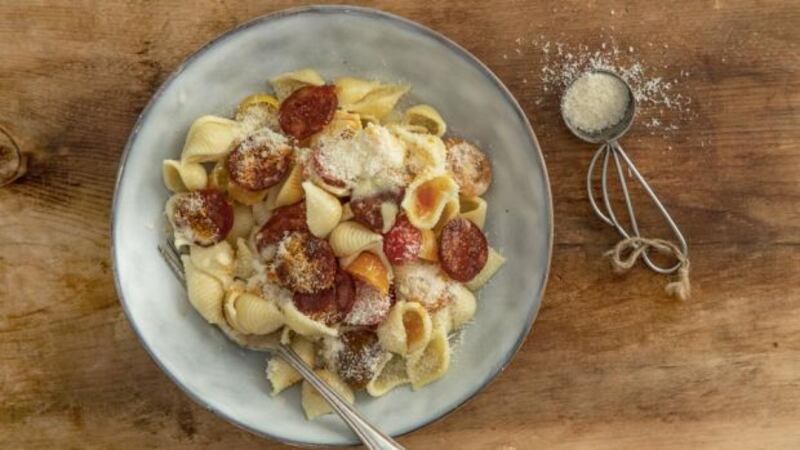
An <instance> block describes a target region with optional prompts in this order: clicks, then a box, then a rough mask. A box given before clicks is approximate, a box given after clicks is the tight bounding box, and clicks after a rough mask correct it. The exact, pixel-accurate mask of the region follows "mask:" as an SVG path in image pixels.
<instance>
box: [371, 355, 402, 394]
mask: <svg viewBox="0 0 800 450" xmlns="http://www.w3.org/2000/svg"><path fill="white" fill-rule="evenodd" d="M409 381H410V380H409V378H408V373H407V372H406V360H405V358H403V357H402V356H398V355H394V354H392V353H389V354H387V357H386V359H385V361H384V362H382V364H380V365H379V366H378V370H377V372H376V374H375V376H374V377H373V378H372V380H370V382H369V383H367V393H368V394H369V395H371V396H373V397H380V396H382V395H385V394H386V393H387V392H389V391H391V390H392V389H394V388H396V387H397V386H400V385H403V384H406V383H408V382H409Z"/></svg>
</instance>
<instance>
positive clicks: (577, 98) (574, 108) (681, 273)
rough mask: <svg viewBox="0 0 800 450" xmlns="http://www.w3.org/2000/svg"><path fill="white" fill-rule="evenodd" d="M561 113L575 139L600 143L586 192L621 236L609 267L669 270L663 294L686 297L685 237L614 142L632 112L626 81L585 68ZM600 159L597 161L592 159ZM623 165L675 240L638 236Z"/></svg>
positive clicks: (628, 123) (625, 128)
mask: <svg viewBox="0 0 800 450" xmlns="http://www.w3.org/2000/svg"><path fill="white" fill-rule="evenodd" d="M561 114H562V117H563V118H564V122H565V123H566V125H567V128H569V129H570V131H572V133H573V134H575V135H576V136H577V137H578V138H580V139H582V140H584V141H587V142H590V143H593V144H598V143H599V144H601V145H600V148H598V149H597V151H596V152H595V154H594V156H593V157H592V159H591V161H590V163H589V169H588V171H587V174H586V192H587V196H588V198H589V203H590V205H591V206H592V209H593V210H594V212H595V215H597V217H599V218H600V219H601V220H602V221H603V222H605V223H606V224H608V225H610V226H612V227H614V228H615V229H616V230H617V232H618V233H619V234H620V236H621V237H622V238H621V240H620V241H619V242H618V243H617V245H615V246H614V248H613V249H611V250H610V251H608V252H607V253H606V255H607V256H608V257H610V260H611V265H612V268H613V269H614V271H615V272H626V271H628V270H629V269H631V268H632V267H633V266H634V265H635V264H636V262H637V261H639V260H641V261H643V262H644V264H645V265H646V266H647V267H649V268H650V269H651V270H653V271H654V272H657V273H660V274H664V275H670V276H671V275H674V276H675V279H674V280H673V281H670V282H669V283H668V284H667V285H666V288H665V290H666V292H667V294H668V295H671V296H673V297H676V298H678V299H680V300H682V301H686V300H687V299H688V298H689V296H690V295H691V284H690V282H689V247H688V244H687V243H686V239H685V238H684V237H683V233H681V230H680V229H679V228H678V225H677V224H676V223H675V221H674V220H673V219H672V216H671V215H670V214H669V212H668V211H667V209H666V208H665V207H664V205H663V204H662V203H661V200H659V198H658V196H656V194H655V192H654V191H653V188H651V187H650V184H649V183H648V182H647V180H645V178H644V176H643V175H642V174H641V173H640V172H639V170H638V169H637V167H636V165H635V164H634V163H633V161H632V160H631V158H630V157H629V156H628V154H627V153H626V152H625V150H623V149H622V146H621V145H620V144H619V139H620V138H622V136H623V135H624V134H625V132H626V131H628V129H629V128H630V127H631V125H632V124H633V119H634V116H635V114H636V99H635V98H634V95H633V90H632V89H631V87H630V85H629V84H628V83H627V82H626V81H625V80H624V79H622V78H621V77H620V76H619V75H617V74H615V73H613V72H610V71H606V70H602V69H596V70H592V71H589V72H587V73H585V74H584V75H582V76H580V77H578V78H577V79H576V80H575V81H574V82H573V83H572V85H570V87H569V88H568V89H567V91H566V93H565V95H564V97H563V98H562V102H561ZM601 157H602V158H601ZM601 159H602V163H601V164H598V162H599V161H600V160H601ZM598 167H601V173H600V177H599V178H600V191H601V193H602V197H603V199H602V203H600V202H598V201H597V200H596V199H595V195H594V190H595V189H594V180H595V176H594V174H595V169H596V168H598ZM610 167H614V168H615V172H616V176H617V179H618V181H619V184H620V188H621V191H622V194H623V199H624V201H625V206H626V209H627V213H628V219H629V221H630V228H627V227H626V226H625V225H624V224H623V223H622V222H621V221H620V220H619V218H618V217H619V216H618V215H617V214H616V213H615V212H614V207H613V203H612V201H611V196H610V191H609V168H610ZM625 169H627V172H628V173H629V174H630V175H631V177H632V178H633V179H634V180H636V181H637V182H638V183H639V186H640V187H641V188H642V189H643V190H644V192H645V193H646V194H647V196H648V197H649V198H650V200H651V202H652V203H653V205H654V206H655V207H656V209H657V210H658V212H659V213H660V214H661V216H662V218H663V219H664V221H665V222H666V223H667V225H668V226H669V228H670V230H671V231H672V233H673V235H674V237H675V238H676V240H677V242H678V244H677V245H676V244H675V243H673V242H671V241H667V240H664V239H653V238H646V237H643V236H642V233H641V232H640V230H639V223H638V221H637V220H636V210H635V207H634V204H633V201H632V199H631V195H630V193H629V190H628V184H627V181H626V177H625V175H624V172H625ZM650 250H654V251H656V252H659V253H662V254H666V255H670V256H672V257H673V258H674V259H675V260H676V261H677V262H676V263H675V264H674V265H671V266H661V265H658V264H657V263H656V262H655V261H653V260H652V259H651V258H650V255H649V252H650Z"/></svg>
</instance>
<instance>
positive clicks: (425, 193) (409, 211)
mask: <svg viewBox="0 0 800 450" xmlns="http://www.w3.org/2000/svg"><path fill="white" fill-rule="evenodd" d="M457 194H458V185H457V184H456V182H455V181H453V179H452V178H451V177H450V176H448V175H439V176H435V177H424V178H417V179H416V180H414V181H413V182H412V183H411V184H410V185H409V186H408V189H407V190H406V194H405V197H404V198H403V202H402V203H401V206H402V207H403V210H404V211H405V212H406V216H408V220H409V221H410V222H411V223H412V224H413V225H414V226H415V227H417V228H420V229H423V230H429V229H431V228H433V227H434V226H436V224H437V223H439V220H440V219H441V217H442V212H443V211H444V209H445V207H447V205H448V203H449V204H451V207H452V203H453V202H454V201H456V202H457V201H458V198H457ZM455 213H456V214H457V213H458V209H455Z"/></svg>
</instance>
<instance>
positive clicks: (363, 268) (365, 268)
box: [344, 252, 389, 295]
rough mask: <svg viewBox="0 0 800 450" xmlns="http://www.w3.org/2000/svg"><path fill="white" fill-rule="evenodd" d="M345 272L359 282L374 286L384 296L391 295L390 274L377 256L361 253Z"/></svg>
mask: <svg viewBox="0 0 800 450" xmlns="http://www.w3.org/2000/svg"><path fill="white" fill-rule="evenodd" d="M344 270H345V271H346V272H347V273H349V274H350V275H352V276H354V277H356V278H358V279H359V280H361V281H363V282H365V283H368V284H370V285H372V286H373V287H374V288H376V289H378V290H379V291H381V293H383V294H384V295H387V294H388V293H389V272H388V270H387V268H386V265H385V264H384V262H383V261H382V260H381V258H380V257H378V256H377V255H375V254H373V253H370V252H361V254H359V255H358V257H356V258H355V259H354V260H353V261H352V262H350V263H349V264H348V265H347V266H346V267H345V268H344Z"/></svg>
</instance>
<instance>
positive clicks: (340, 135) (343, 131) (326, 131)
mask: <svg viewBox="0 0 800 450" xmlns="http://www.w3.org/2000/svg"><path fill="white" fill-rule="evenodd" d="M363 128H364V126H363V125H362V122H361V116H360V115H358V114H356V113H352V112H349V111H341V110H339V111H336V113H334V115H333V119H331V122H330V123H329V124H328V125H327V126H325V128H323V129H322V131H320V132H319V133H317V134H315V135H313V136H312V137H311V141H310V147H312V148H313V147H314V146H318V145H321V144H323V143H324V142H325V141H327V140H332V139H352V137H353V136H355V135H356V133H358V132H359V131H360V130H362V129H363Z"/></svg>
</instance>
